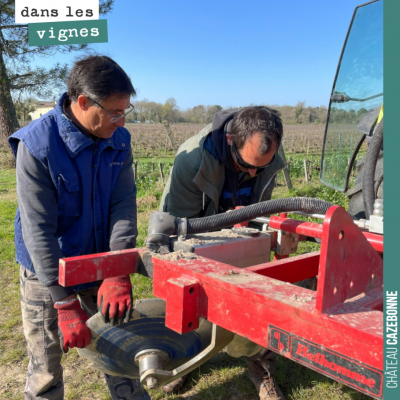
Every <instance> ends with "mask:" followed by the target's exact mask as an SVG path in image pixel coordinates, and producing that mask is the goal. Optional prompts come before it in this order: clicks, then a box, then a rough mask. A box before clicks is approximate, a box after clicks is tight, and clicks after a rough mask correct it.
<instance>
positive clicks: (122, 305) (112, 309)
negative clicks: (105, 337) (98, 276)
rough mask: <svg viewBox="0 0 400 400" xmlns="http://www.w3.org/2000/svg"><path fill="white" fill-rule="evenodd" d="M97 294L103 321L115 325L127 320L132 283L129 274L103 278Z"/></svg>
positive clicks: (130, 303)
mask: <svg viewBox="0 0 400 400" xmlns="http://www.w3.org/2000/svg"><path fill="white" fill-rule="evenodd" d="M97 296H98V297H97V307H98V309H99V311H100V313H101V315H102V317H103V321H104V322H109V323H110V324H111V325H112V326H115V325H121V324H122V323H124V322H128V321H129V319H130V318H131V314H132V284H131V280H130V279H129V276H116V277H115V278H108V279H104V281H103V283H102V285H101V286H100V289H99V292H98V294H97Z"/></svg>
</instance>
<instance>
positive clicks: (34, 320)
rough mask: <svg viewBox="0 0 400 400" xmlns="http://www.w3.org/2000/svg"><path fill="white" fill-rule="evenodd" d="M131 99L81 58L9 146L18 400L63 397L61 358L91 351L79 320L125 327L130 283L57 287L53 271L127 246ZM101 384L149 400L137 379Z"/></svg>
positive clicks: (120, 79) (123, 84)
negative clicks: (19, 352)
mask: <svg viewBox="0 0 400 400" xmlns="http://www.w3.org/2000/svg"><path fill="white" fill-rule="evenodd" d="M132 95H135V89H134V88H133V86H132V83H131V81H130V79H129V77H128V76H127V75H126V73H125V72H124V71H123V69H122V68H121V67H120V66H119V65H118V64H117V63H116V62H115V61H113V60H112V59H110V58H109V57H104V56H90V57H87V58H85V59H82V60H80V61H78V62H76V63H75V65H74V66H73V68H72V70H71V73H70V76H69V80H68V93H65V94H64V95H62V96H61V98H60V99H59V100H58V103H57V105H56V106H55V109H54V110H52V111H50V112H49V113H47V114H46V115H44V116H42V117H41V118H40V119H39V120H36V121H33V122H31V123H30V124H29V125H28V126H26V127H24V128H22V129H20V130H19V131H17V132H16V133H15V134H13V135H12V136H11V137H10V139H9V141H10V145H11V147H12V149H13V151H14V155H15V157H16V174H17V194H18V210H17V214H16V217H15V245H16V259H17V262H18V263H19V264H20V282H21V305H22V319H23V328H24V335H25V338H26V341H27V346H28V355H29V364H28V375H27V380H26V386H25V390H24V395H25V399H50V400H61V399H63V397H64V384H63V370H62V366H61V365H60V362H61V357H62V351H64V352H67V351H68V349H69V348H73V347H78V348H83V347H86V346H87V345H89V344H90V341H91V334H90V330H89V328H88V327H87V326H86V321H87V319H88V318H89V317H90V316H91V315H93V314H94V313H96V312H97V310H98V309H99V310H100V312H101V313H102V315H103V318H104V320H105V321H106V322H110V323H111V324H112V325H114V324H120V323H122V322H123V321H127V320H129V317H130V314H131V310H132V286H131V283H130V279H129V276H120V277H115V278H110V279H105V280H104V281H103V282H102V283H101V282H100V283H92V284H85V285H79V286H76V287H68V288H64V287H62V286H60V285H59V283H58V264H59V259H60V258H64V257H71V256H78V255H84V254H93V253H98V252H104V251H109V250H110V249H111V250H122V249H129V248H133V247H135V244H136V237H137V227H136V187H135V183H134V179H133V171H132V151H131V143H130V134H129V132H128V131H127V130H126V129H124V128H123V126H124V124H125V115H126V114H127V113H128V112H130V111H131V110H132V109H133V108H132V106H131V104H130V97H131V96H132ZM77 296H79V300H78V299H77ZM59 332H60V333H61V337H60V338H59ZM60 340H61V343H60ZM106 382H107V384H108V387H109V389H110V393H111V396H112V398H113V399H131V400H133V399H149V398H150V397H149V395H148V394H147V393H146V392H145V391H144V389H143V388H142V386H141V385H140V382H139V381H136V380H131V379H127V378H120V377H113V376H109V375H106Z"/></svg>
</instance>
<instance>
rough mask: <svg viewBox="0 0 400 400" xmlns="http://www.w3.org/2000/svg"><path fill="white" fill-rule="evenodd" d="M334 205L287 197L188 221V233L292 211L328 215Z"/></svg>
mask: <svg viewBox="0 0 400 400" xmlns="http://www.w3.org/2000/svg"><path fill="white" fill-rule="evenodd" d="M332 206H333V204H331V203H328V202H327V201H323V200H318V199H312V198H309V197H287V198H284V199H274V200H267V201H263V202H261V203H257V204H253V205H251V206H247V207H243V208H241V209H238V210H233V211H230V212H227V213H223V214H217V215H212V216H210V217H204V218H193V219H188V220H187V233H188V234H190V233H203V232H208V231H215V230H219V229H222V228H226V227H228V226H232V225H235V224H239V223H241V222H246V221H250V220H252V219H255V218H257V217H263V216H266V215H270V214H276V213H284V212H291V211H303V212H306V213H310V214H326V212H327V211H328V209H329V208H330V207H332Z"/></svg>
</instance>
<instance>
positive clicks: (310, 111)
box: [127, 97, 327, 124]
mask: <svg viewBox="0 0 400 400" xmlns="http://www.w3.org/2000/svg"><path fill="white" fill-rule="evenodd" d="M133 105H134V106H135V110H134V111H133V112H132V113H131V114H128V117H127V122H134V121H137V122H141V123H160V122H163V121H168V122H169V123H196V124H208V123H210V122H211V121H212V117H213V115H214V114H215V113H216V112H217V111H220V110H222V107H221V106H220V105H218V104H214V105H203V104H199V105H197V106H195V107H192V108H186V109H181V108H180V107H179V106H178V104H177V101H176V100H175V99H174V98H173V97H170V98H169V99H167V100H166V101H165V103H164V104H163V103H157V102H154V101H149V100H148V99H143V100H138V101H134V102H133ZM249 105H250V106H251V105H256V104H249ZM257 105H259V104H257ZM261 105H266V106H267V105H268V104H261ZM268 106H269V107H272V108H275V109H276V110H278V111H279V112H280V113H281V116H282V120H283V123H284V124H309V123H317V124H318V123H325V122H326V115H327V108H326V107H325V106H320V107H311V106H308V107H307V106H306V102H305V101H299V102H298V103H297V104H296V105H295V106H290V105H284V106H279V105H276V104H272V105H268ZM234 108H242V106H240V107H227V108H226V109H234Z"/></svg>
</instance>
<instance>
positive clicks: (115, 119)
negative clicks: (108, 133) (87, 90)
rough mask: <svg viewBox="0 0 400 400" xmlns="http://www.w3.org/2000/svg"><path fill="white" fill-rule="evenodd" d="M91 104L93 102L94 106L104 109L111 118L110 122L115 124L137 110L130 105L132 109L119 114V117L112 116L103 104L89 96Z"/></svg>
mask: <svg viewBox="0 0 400 400" xmlns="http://www.w3.org/2000/svg"><path fill="white" fill-rule="evenodd" d="M86 97H87V98H88V99H89V100H90V101H91V102H93V103H94V104H97V105H98V106H99V107H100V108H102V109H103V110H104V111H105V112H106V113H107V114H108V115H109V116H110V117H111V120H110V122H112V123H114V122H117V121H119V120H120V119H121V118H124V117H126V116H127V115H128V114H129V113H130V112H131V111H133V110H134V109H135V106H133V105H132V104H130V103H129V105H130V106H131V108H127V109H126V110H125V113H124V114H118V115H112V114H111V113H110V112H108V111H107V110H106V109H105V108H104V107H103V106H102V105H101V104H99V103H98V102H97V101H95V100H93V99H92V98H90V97H89V96H86Z"/></svg>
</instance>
